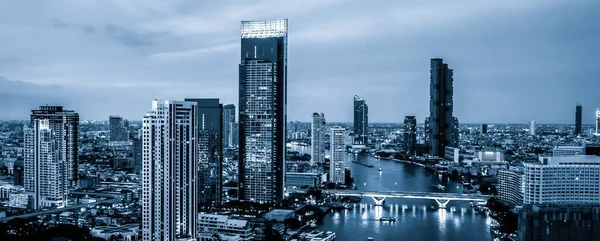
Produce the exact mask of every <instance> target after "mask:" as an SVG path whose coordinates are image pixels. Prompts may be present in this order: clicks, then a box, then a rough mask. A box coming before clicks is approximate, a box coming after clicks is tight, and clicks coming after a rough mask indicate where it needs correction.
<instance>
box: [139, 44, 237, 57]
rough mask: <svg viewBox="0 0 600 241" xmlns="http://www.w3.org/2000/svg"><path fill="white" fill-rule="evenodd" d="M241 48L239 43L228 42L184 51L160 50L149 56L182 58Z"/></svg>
mask: <svg viewBox="0 0 600 241" xmlns="http://www.w3.org/2000/svg"><path fill="white" fill-rule="evenodd" d="M236 48H239V44H238V43H226V44H221V45H215V46H211V47H207V48H197V49H189V50H183V51H174V52H159V53H153V54H151V55H150V56H149V58H151V59H158V60H181V59H187V58H194V57H200V56H202V55H205V54H218V53H223V52H231V51H232V50H234V49H236Z"/></svg>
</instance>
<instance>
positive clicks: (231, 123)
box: [223, 104, 237, 148]
mask: <svg viewBox="0 0 600 241" xmlns="http://www.w3.org/2000/svg"><path fill="white" fill-rule="evenodd" d="M236 125H237V124H236V122H235V105H233V104H229V105H225V106H223V147H230V148H231V147H235V146H236V142H237V140H236V138H235V135H234V131H235V129H236V128H235V127H236Z"/></svg>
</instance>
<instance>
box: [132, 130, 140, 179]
mask: <svg viewBox="0 0 600 241" xmlns="http://www.w3.org/2000/svg"><path fill="white" fill-rule="evenodd" d="M132 144H133V146H132V157H133V172H134V173H135V174H142V135H141V130H140V133H138V135H136V137H135V138H133V143H132Z"/></svg>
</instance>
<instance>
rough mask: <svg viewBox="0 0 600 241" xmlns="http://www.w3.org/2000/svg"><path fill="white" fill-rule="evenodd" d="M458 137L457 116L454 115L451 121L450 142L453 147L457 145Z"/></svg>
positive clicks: (458, 125)
mask: <svg viewBox="0 0 600 241" xmlns="http://www.w3.org/2000/svg"><path fill="white" fill-rule="evenodd" d="M459 137H460V123H459V122H458V118H456V117H454V121H453V122H452V142H451V143H450V145H451V146H453V147H458V144H459V143H458V139H459Z"/></svg>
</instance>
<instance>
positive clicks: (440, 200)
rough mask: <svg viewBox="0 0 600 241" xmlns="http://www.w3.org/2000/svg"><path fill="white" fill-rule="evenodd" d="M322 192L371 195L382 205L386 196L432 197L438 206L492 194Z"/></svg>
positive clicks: (341, 194) (325, 191) (443, 206)
mask: <svg viewBox="0 0 600 241" xmlns="http://www.w3.org/2000/svg"><path fill="white" fill-rule="evenodd" d="M322 191H323V194H333V195H336V196H357V197H371V198H373V201H375V205H382V204H383V201H384V200H385V199H386V198H408V199H432V200H435V201H436V202H437V204H438V205H439V206H440V208H445V207H446V205H447V204H448V202H450V201H452V200H458V201H487V200H488V199H489V198H491V197H492V196H488V195H478V194H462V193H441V192H404V191H361V190H339V189H335V190H322Z"/></svg>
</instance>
